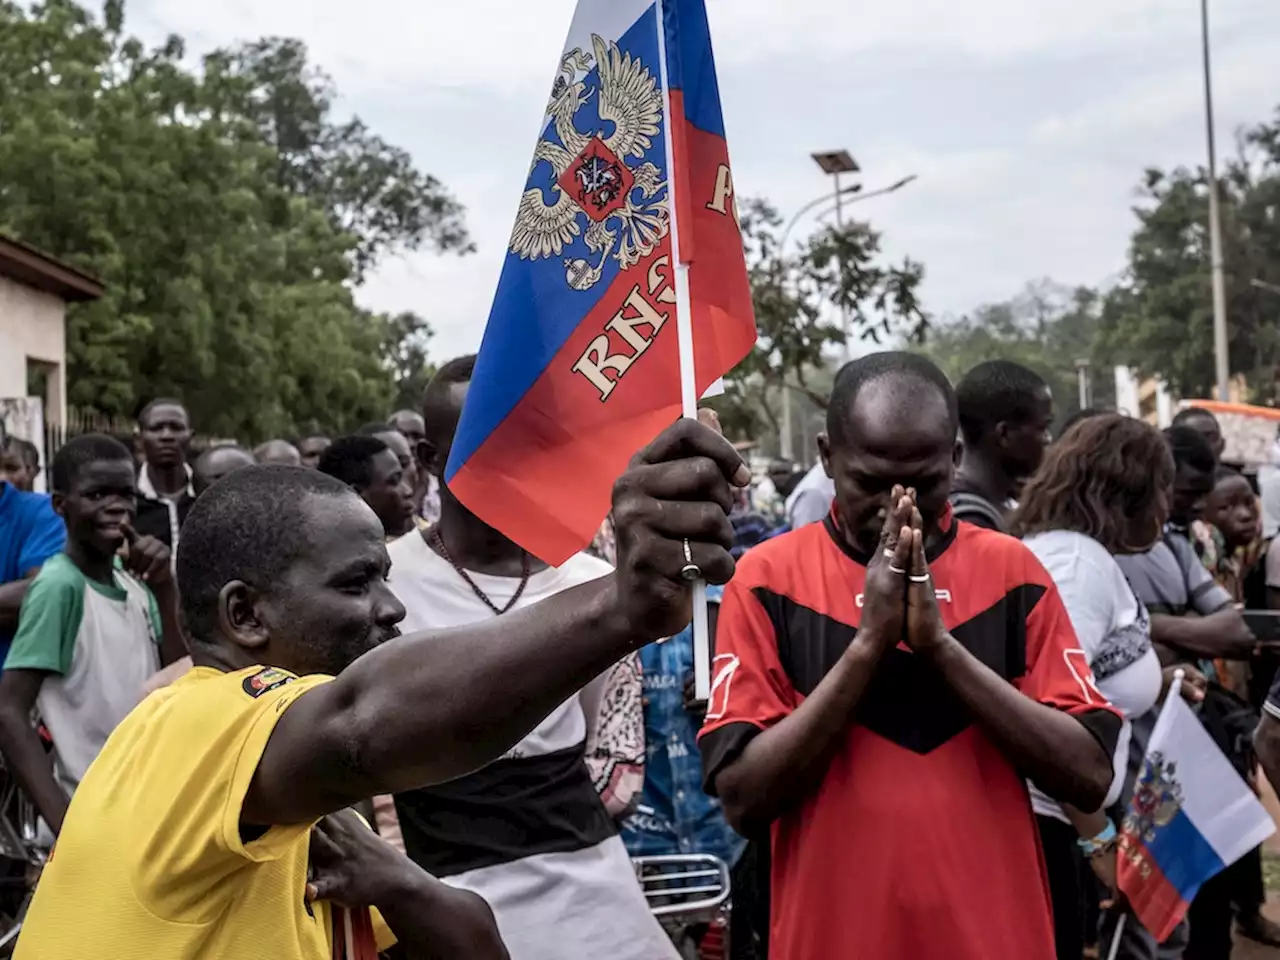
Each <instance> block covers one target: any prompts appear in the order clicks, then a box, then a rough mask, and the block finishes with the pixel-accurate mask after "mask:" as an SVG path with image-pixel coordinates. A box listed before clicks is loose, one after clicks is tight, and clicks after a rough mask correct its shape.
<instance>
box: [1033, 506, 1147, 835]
mask: <svg viewBox="0 0 1280 960" xmlns="http://www.w3.org/2000/svg"><path fill="white" fill-rule="evenodd" d="M1026 544H1027V546H1028V547H1030V548H1031V551H1032V552H1033V553H1034V554H1035V555H1036V556H1037V557H1038V558H1039V560H1040V562H1041V563H1042V564H1044V567H1045V569H1046V570H1048V571H1049V575H1050V576H1051V577H1053V582H1054V583H1055V584H1056V585H1057V587H1058V593H1059V594H1060V595H1061V596H1062V603H1063V605H1064V606H1065V607H1066V608H1067V616H1068V617H1069V618H1070V619H1071V626H1072V627H1073V628H1075V632H1076V637H1077V639H1079V641H1080V647H1081V649H1082V650H1084V652H1085V657H1086V658H1087V659H1088V661H1089V666H1090V667H1091V668H1092V670H1093V677H1094V681H1095V682H1096V683H1097V685H1098V689H1099V690H1101V691H1102V693H1103V695H1104V696H1105V697H1106V698H1107V699H1108V700H1110V701H1111V703H1112V704H1113V705H1114V706H1115V707H1116V708H1117V709H1119V710H1120V712H1121V713H1123V714H1124V716H1125V724H1124V729H1123V730H1122V732H1121V735H1120V740H1119V742H1118V743H1117V744H1116V752H1115V756H1114V757H1113V764H1114V767H1115V772H1116V776H1115V779H1114V781H1113V783H1112V786H1111V790H1110V792H1109V793H1108V795H1107V801H1106V802H1107V804H1108V805H1110V804H1112V803H1114V802H1115V801H1116V799H1117V798H1118V797H1119V794H1120V789H1121V787H1122V786H1123V783H1124V772H1125V767H1126V765H1127V764H1128V758H1129V732H1130V728H1129V721H1130V719H1132V718H1134V717H1140V716H1142V715H1143V714H1144V713H1146V712H1147V711H1149V710H1151V709H1152V707H1154V706H1155V703H1156V700H1158V699H1159V697H1160V687H1161V683H1162V680H1161V671H1160V660H1159V658H1158V657H1157V656H1156V652H1155V650H1154V649H1153V648H1152V646H1151V620H1150V617H1148V616H1147V610H1146V607H1144V606H1143V605H1142V603H1141V602H1140V601H1139V600H1138V597H1137V595H1136V594H1135V593H1134V592H1133V589H1132V588H1131V587H1130V586H1129V581H1128V580H1126V579H1125V576H1124V573H1123V572H1122V571H1121V569H1120V565H1119V564H1117V563H1116V561H1115V558H1114V557H1112V556H1111V554H1110V553H1108V552H1107V549H1106V548H1105V547H1104V546H1102V544H1100V543H1098V541H1096V540H1094V539H1093V538H1092V537H1086V536H1085V535H1084V534H1081V533H1072V532H1070V531H1067V530H1054V531H1051V532H1049V533H1038V534H1035V535H1034V536H1031V537H1028V538H1027V539H1026ZM1031 805H1032V807H1033V808H1034V809H1035V811H1036V813H1038V814H1041V815H1043V816H1049V817H1055V818H1057V819H1059V820H1066V817H1065V816H1063V813H1062V808H1061V807H1060V806H1058V804H1057V803H1055V802H1054V801H1053V800H1050V799H1049V798H1048V797H1046V796H1045V795H1044V794H1042V793H1041V792H1040V791H1039V790H1037V789H1036V788H1035V786H1034V785H1032V787H1031Z"/></svg>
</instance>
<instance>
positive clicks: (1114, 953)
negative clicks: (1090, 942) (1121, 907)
mask: <svg viewBox="0 0 1280 960" xmlns="http://www.w3.org/2000/svg"><path fill="white" fill-rule="evenodd" d="M1128 919H1129V915H1128V914H1127V913H1122V914H1120V919H1119V920H1117V921H1116V935H1115V936H1114V937H1112V938H1111V950H1110V952H1108V953H1107V960H1116V957H1118V956H1120V938H1121V937H1123V936H1124V925H1125V921H1126V920H1128Z"/></svg>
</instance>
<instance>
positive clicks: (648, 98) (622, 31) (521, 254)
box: [445, 0, 756, 564]
mask: <svg viewBox="0 0 1280 960" xmlns="http://www.w3.org/2000/svg"><path fill="white" fill-rule="evenodd" d="M660 17H661V22H662V23H663V24H664V25H665V30H664V39H665V49H666V64H665V70H664V65H663V63H662V62H661V61H660V58H659V57H660V50H661V49H662V46H661V45H660V43H659V35H658V33H659V21H660ZM664 74H665V79H666V81H667V83H668V84H669V87H670V89H669V91H667V90H665V89H664V86H663V82H664ZM668 92H669V97H668V95H667V94H668ZM668 102H669V103H670V114H671V115H670V116H668ZM669 136H670V137H672V147H673V150H672V152H673V154H674V158H675V159H674V167H675V169H674V170H671V169H668V161H667V141H666V138H667V137H669ZM673 179H674V182H675V195H676V204H675V205H676V209H675V210H674V211H673V210H672V208H671V207H672V205H671V190H670V185H671V182H672V180H673ZM673 220H674V221H675V223H676V224H678V230H679V240H680V244H679V245H680V256H681V259H682V260H683V261H684V262H686V263H687V264H688V265H689V287H690V299H691V301H692V312H691V319H692V329H693V342H694V356H695V372H696V376H697V388H698V391H699V393H701V392H703V391H705V390H706V389H707V388H708V386H709V385H710V384H712V383H713V382H714V381H715V380H716V379H718V378H719V377H721V376H723V375H724V374H725V373H727V372H728V371H729V370H730V368H732V367H733V366H734V365H735V364H737V363H738V362H739V361H740V360H742V359H743V358H744V357H745V356H746V355H747V353H748V352H750V350H751V348H752V346H753V345H754V343H755V337H756V331H755V318H754V315H753V312H752V307H751V292H750V287H749V284H748V281H747V271H746V264H745V262H744V257H743V250H742V239H741V234H740V232H739V229H738V223H737V210H736V206H735V203H734V196H733V177H732V175H731V173H730V169H729V156H728V149H727V147H726V144H725V137H724V123H723V119H722V117H721V112H720V93H719V89H718V87H717V84H716V72H715V62H714V60H713V58H712V53H711V37H710V33H709V29H708V24H707V15H706V8H705V6H704V3H703V0H661V10H659V6H658V3H657V2H654V0H579V4H578V8H577V12H576V14H575V16H574V19H573V25H572V26H571V27H570V30H569V39H568V41H567V42H566V44H565V49H564V53H563V55H562V57H561V59H560V69H559V71H558V73H557V75H556V78H555V83H554V85H553V87H552V90H551V97H550V100H549V102H548V104H547V115H546V119H545V121H544V125H543V129H542V133H541V135H540V137H539V140H538V145H537V148H536V150H535V151H534V158H533V163H532V165H531V167H530V171H529V178H528V183H527V185H526V188H525V192H524V195H523V196H522V198H521V200H520V205H519V210H518V212H517V214H516V223H515V228H514V229H513V231H512V234H511V240H510V243H509V245H508V249H507V254H506V260H505V263H504V264H503V269H502V278H501V280H500V281H499V283H498V290H497V293H496V295H495V296H494V301H493V308H492V310H491V312H490V314H489V322H488V326H487V327H486V328H485V334H484V342H483V344H482V346H481V348H480V354H479V358H478V360H477V362H476V369H475V374H474V376H473V377H472V381H471V387H470V390H469V392H468V395H467V399H466V403H465V406H464V410H463V413H462V419H461V422H460V423H459V425H458V431H457V435H456V437H455V439H454V443H453V448H452V450H451V452H450V456H449V463H448V467H447V469H446V471H445V478H446V482H447V483H448V485H449V489H450V490H451V491H452V493H453V494H454V496H456V497H457V498H458V499H459V500H461V501H462V503H463V504H464V505H465V506H466V507H467V508H468V509H470V510H471V511H472V512H473V513H475V514H476V515H477V516H479V517H480V518H481V519H483V520H484V521H485V522H487V523H488V524H490V525H491V526H493V527H495V528H497V529H498V530H500V531H501V532H502V533H504V534H506V535H507V536H508V537H510V538H511V539H512V540H514V541H515V542H517V543H519V544H520V545H521V546H523V547H524V548H525V549H527V550H528V551H529V552H530V553H532V554H534V555H535V556H537V557H539V558H541V559H542V560H545V561H546V562H548V563H551V564H559V563H561V562H563V561H564V560H565V559H567V558H568V557H570V556H571V555H573V554H574V553H575V552H576V551H578V550H580V549H582V548H583V547H584V546H586V545H587V544H588V543H590V541H591V538H592V537H593V536H594V534H595V532H596V531H597V529H598V528H599V526H600V522H601V521H602V520H603V519H604V517H605V515H606V514H607V513H608V511H609V502H610V491H611V489H612V485H613V482H614V480H616V479H617V477H618V476H619V475H620V474H621V473H622V471H623V470H624V469H625V468H626V465H627V462H628V460H629V459H630V458H631V457H632V456H633V455H634V454H635V453H636V452H637V451H638V450H639V449H640V448H642V447H643V446H644V445H645V444H647V443H648V442H650V441H651V440H652V439H653V438H654V437H655V436H657V434H658V433H659V432H660V431H661V430H662V429H663V428H664V427H666V426H667V425H668V424H670V423H672V422H673V421H675V420H676V418H678V417H679V416H680V368H679V358H678V348H677V334H676V315H675V313H676V293H675V269H674V264H673V263H672V257H671V231H672V228H673Z"/></svg>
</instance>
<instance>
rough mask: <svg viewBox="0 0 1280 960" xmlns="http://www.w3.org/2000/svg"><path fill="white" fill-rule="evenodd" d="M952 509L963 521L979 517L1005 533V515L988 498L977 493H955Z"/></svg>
mask: <svg viewBox="0 0 1280 960" xmlns="http://www.w3.org/2000/svg"><path fill="white" fill-rule="evenodd" d="M951 509H952V512H953V513H954V514H955V515H956V516H957V517H958V518H959V519H961V520H964V519H966V518H968V517H972V516H974V515H977V516H980V517H982V518H983V519H984V520H988V521H990V525H991V526H992V527H994V528H995V529H996V530H999V531H1000V532H1002V533H1003V532H1004V514H1002V513H1001V512H1000V511H999V509H997V507H996V505H995V504H994V503H992V502H991V501H990V500H988V499H987V498H986V497H980V496H978V495H977V494H976V493H966V492H964V491H960V492H958V493H953V494H951Z"/></svg>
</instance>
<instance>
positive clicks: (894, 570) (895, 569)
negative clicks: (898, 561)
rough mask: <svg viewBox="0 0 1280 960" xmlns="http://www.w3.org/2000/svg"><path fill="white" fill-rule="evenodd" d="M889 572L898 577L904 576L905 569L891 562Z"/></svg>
mask: <svg viewBox="0 0 1280 960" xmlns="http://www.w3.org/2000/svg"><path fill="white" fill-rule="evenodd" d="M889 572H890V573H892V574H896V575H897V576H899V577H902V576H906V573H907V571H905V570H903V569H902V568H901V567H895V566H894V565H893V564H892V563H891V564H889Z"/></svg>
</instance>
